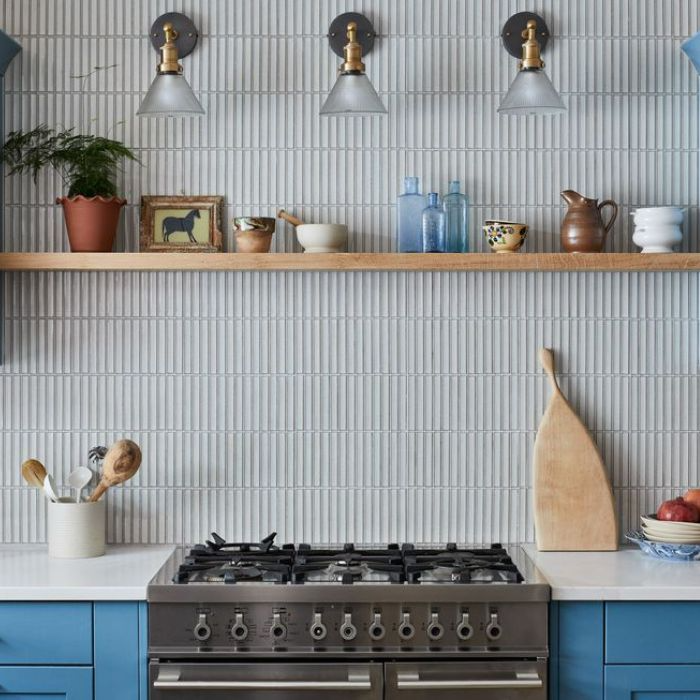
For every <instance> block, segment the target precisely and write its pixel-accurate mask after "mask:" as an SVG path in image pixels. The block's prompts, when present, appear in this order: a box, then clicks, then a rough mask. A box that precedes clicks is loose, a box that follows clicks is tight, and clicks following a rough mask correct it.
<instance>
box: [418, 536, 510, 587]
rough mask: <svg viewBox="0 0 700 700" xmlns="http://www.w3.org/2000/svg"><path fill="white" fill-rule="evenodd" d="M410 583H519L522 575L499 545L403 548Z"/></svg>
mask: <svg viewBox="0 0 700 700" xmlns="http://www.w3.org/2000/svg"><path fill="white" fill-rule="evenodd" d="M404 558H405V561H406V575H407V578H408V581H409V582H410V583H419V582H420V583H450V582H451V583H522V582H523V577H522V574H521V573H520V572H519V571H518V567H517V566H516V565H515V564H514V563H513V560H512V559H511V558H510V556H509V554H508V552H507V551H506V550H505V549H504V548H503V547H502V546H501V545H500V544H493V545H491V548H490V549H457V546H456V545H453V544H449V545H448V546H447V547H446V548H445V549H444V550H421V549H414V548H412V547H411V546H408V547H406V548H405V549H404Z"/></svg>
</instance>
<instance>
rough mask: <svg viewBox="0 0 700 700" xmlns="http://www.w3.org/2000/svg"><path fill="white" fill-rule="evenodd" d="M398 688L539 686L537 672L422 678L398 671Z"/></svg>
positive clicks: (470, 688) (540, 682)
mask: <svg viewBox="0 0 700 700" xmlns="http://www.w3.org/2000/svg"><path fill="white" fill-rule="evenodd" d="M396 687H397V688H398V690H477V689H480V690H489V689H490V690H496V689H503V688H541V687H542V679H541V678H540V677H539V674H537V673H515V674H514V676H513V678H464V679H460V680H444V681H441V680H434V679H430V680H422V679H421V678H420V676H419V675H418V674H417V673H399V674H398V675H397V678H396Z"/></svg>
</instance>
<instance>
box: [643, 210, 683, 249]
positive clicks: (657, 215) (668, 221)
mask: <svg viewBox="0 0 700 700" xmlns="http://www.w3.org/2000/svg"><path fill="white" fill-rule="evenodd" d="M632 216H633V218H634V224H635V230H634V235H633V236H632V240H633V241H634V242H635V244H636V245H638V246H639V247H640V248H641V249H642V253H673V246H675V245H678V244H679V243H680V242H681V241H682V240H683V233H682V232H681V224H682V223H683V208H682V207H647V208H644V209H637V210H635V211H634V212H632Z"/></svg>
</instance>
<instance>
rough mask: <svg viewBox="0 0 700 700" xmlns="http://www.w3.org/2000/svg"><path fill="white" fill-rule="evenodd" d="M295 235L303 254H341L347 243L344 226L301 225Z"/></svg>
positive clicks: (346, 228)
mask: <svg viewBox="0 0 700 700" xmlns="http://www.w3.org/2000/svg"><path fill="white" fill-rule="evenodd" d="M296 233H297V240H298V241H299V243H301V245H302V247H303V248H304V252H305V253H342V252H343V251H344V250H345V246H346V244H347V241H348V227H347V226H345V225H344V224H302V225H301V226H297V229H296Z"/></svg>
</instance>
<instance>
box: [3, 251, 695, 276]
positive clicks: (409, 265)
mask: <svg viewBox="0 0 700 700" xmlns="http://www.w3.org/2000/svg"><path fill="white" fill-rule="evenodd" d="M0 270H4V271H23V270H24V271H99V270H102V271H110V270H112V271H144V272H147V271H154V272H155V271H168V270H170V271H188V270H191V271H226V270H229V271H236V270H239V271H255V270H269V271H274V270H317V271H332V270H339V271H342V270H368V271H371V270H377V271H379V270H387V271H390V270H397V271H401V270H403V271H417V272H420V271H438V272H439V271H444V272H449V271H475V272H478V271H486V272H488V271H493V272H497V271H512V272H522V271H542V272H545V271H546V272H579V271H591V272H595V271H608V272H625V271H627V272H634V271H640V272H643V271H648V272H663V271H690V270H700V253H673V254H649V255H642V254H640V253H596V254H578V255H571V254H569V253H515V254H511V255H503V254H501V255H498V254H495V253H466V254H459V253H456V254H455V253H446V254H422V253H316V254H309V253H307V254H304V253H265V254H245V253H0Z"/></svg>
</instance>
